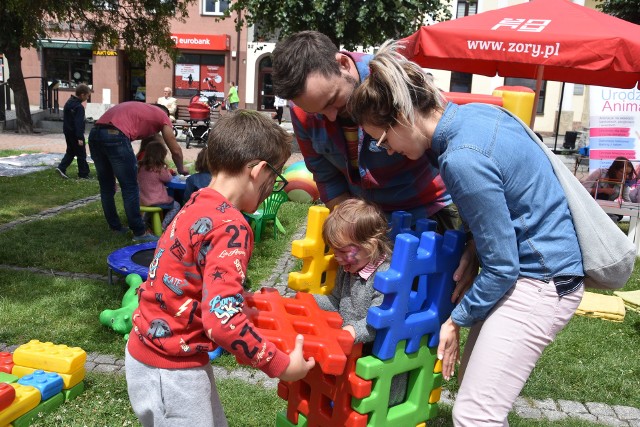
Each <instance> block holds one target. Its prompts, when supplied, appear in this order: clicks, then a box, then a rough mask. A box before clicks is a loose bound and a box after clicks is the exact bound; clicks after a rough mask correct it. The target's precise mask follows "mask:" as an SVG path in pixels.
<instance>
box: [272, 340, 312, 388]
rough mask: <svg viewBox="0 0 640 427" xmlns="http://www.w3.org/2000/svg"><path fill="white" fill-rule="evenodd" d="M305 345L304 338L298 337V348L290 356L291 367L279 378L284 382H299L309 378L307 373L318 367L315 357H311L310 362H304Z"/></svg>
mask: <svg viewBox="0 0 640 427" xmlns="http://www.w3.org/2000/svg"><path fill="white" fill-rule="evenodd" d="M303 343H304V337H303V336H302V335H298V336H297V337H296V346H295V348H294V349H293V351H292V352H291V354H290V355H289V366H287V369H285V370H284V372H283V373H282V375H280V377H279V378H280V379H281V380H282V381H298V380H300V379H302V378H304V377H305V376H307V372H309V370H310V369H311V368H313V367H314V366H315V365H316V361H315V360H314V359H313V357H310V358H309V360H304V356H303V355H302V344H303Z"/></svg>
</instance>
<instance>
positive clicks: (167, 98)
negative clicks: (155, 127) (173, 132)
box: [158, 87, 178, 122]
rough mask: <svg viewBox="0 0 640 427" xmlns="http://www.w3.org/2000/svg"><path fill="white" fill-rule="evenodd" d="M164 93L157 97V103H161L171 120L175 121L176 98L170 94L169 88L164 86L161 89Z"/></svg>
mask: <svg viewBox="0 0 640 427" xmlns="http://www.w3.org/2000/svg"><path fill="white" fill-rule="evenodd" d="M162 93H163V94H164V95H163V96H161V97H160V98H158V104H160V105H163V106H165V107H166V108H167V110H169V118H170V119H171V121H172V122H175V121H176V111H177V110H178V100H177V99H175V98H174V97H173V96H171V88H170V87H165V88H164V90H163V91H162Z"/></svg>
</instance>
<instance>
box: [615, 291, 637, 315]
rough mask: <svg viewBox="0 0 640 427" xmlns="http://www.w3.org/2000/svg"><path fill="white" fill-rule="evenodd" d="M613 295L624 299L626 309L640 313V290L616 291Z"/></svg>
mask: <svg viewBox="0 0 640 427" xmlns="http://www.w3.org/2000/svg"><path fill="white" fill-rule="evenodd" d="M613 294H614V295H617V296H619V297H620V298H622V300H623V301H624V305H625V307H627V308H628V309H629V310H633V311H636V312H638V313H640V290H637V291H615V292H614V293H613Z"/></svg>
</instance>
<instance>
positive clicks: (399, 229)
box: [389, 211, 438, 241]
mask: <svg viewBox="0 0 640 427" xmlns="http://www.w3.org/2000/svg"><path fill="white" fill-rule="evenodd" d="M390 225H391V227H390V230H389V238H390V239H391V241H395V240H396V236H397V235H398V234H402V233H404V234H412V235H414V236H416V237H418V238H420V236H421V235H422V233H424V232H425V231H436V229H437V227H438V223H437V222H436V221H434V220H432V219H427V218H420V219H418V220H417V221H416V223H415V226H414V225H413V215H411V214H410V213H409V212H405V211H395V212H393V213H391V224H390Z"/></svg>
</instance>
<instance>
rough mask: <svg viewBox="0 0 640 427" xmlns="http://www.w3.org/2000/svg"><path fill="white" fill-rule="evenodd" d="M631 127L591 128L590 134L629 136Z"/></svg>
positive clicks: (595, 135) (594, 135)
mask: <svg viewBox="0 0 640 427" xmlns="http://www.w3.org/2000/svg"><path fill="white" fill-rule="evenodd" d="M630 131H631V129H629V128H591V129H590V130H589V136H592V137H597V136H629V133H630Z"/></svg>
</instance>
